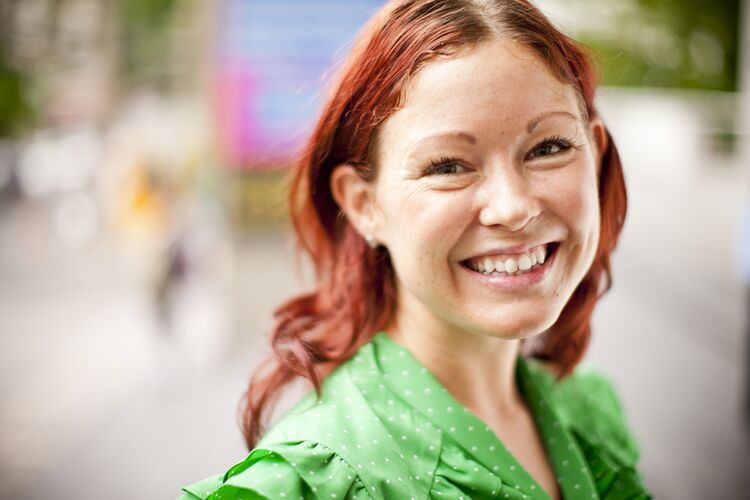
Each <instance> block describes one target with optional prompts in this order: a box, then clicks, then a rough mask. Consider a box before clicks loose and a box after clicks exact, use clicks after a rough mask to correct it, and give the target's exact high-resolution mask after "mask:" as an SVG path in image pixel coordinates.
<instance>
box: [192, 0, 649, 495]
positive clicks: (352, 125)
mask: <svg viewBox="0 0 750 500" xmlns="http://www.w3.org/2000/svg"><path fill="white" fill-rule="evenodd" d="M593 95H594V76H593V74H592V71H591V68H590V65H589V62H588V60H587V58H586V56H585V55H584V53H583V52H582V50H581V49H580V48H579V47H578V46H577V45H576V44H575V43H574V42H573V41H571V40H570V39H568V38H566V37H565V36H564V35H562V34H561V33H559V32H558V31H557V30H556V29H555V28H554V27H553V26H552V25H551V24H550V23H549V21H548V20H547V19H545V17H544V16H543V15H542V14H541V13H540V12H539V11H538V10H537V9H536V8H535V7H533V6H532V5H530V4H529V3H528V2H527V1H525V0H397V1H394V2H391V3H390V4H388V5H387V6H386V7H385V8H384V9H383V10H382V11H381V12H380V13H379V14H377V15H376V16H375V17H374V19H373V20H372V21H371V23H370V24H369V25H368V26H367V28H366V29H365V30H364V32H363V33H362V34H361V35H360V37H359V40H358V43H357V44H356V45H355V48H354V49H353V51H352V53H351V55H350V57H349V59H348V62H347V64H346V65H345V67H344V68H343V72H342V75H341V77H340V80H339V81H338V82H337V84H336V85H335V88H334V91H333V93H332V95H331V97H330V99H329V100H328V102H327V103H326V105H325V106H324V108H323V111H322V115H321V117H320V120H319V121H318V124H317V127H316V129H315V131H314V133H313V135H312V137H311V139H310V142H309V144H308V147H307V149H306V152H305V154H304V156H303V158H302V159H301V161H300V163H299V164H298V165H297V167H296V169H295V170H294V172H293V176H294V177H293V182H292V193H291V207H292V217H293V221H294V224H295V228H296V232H297V234H298V236H299V240H300V242H301V245H302V247H303V248H304V249H305V250H306V251H307V252H308V253H309V254H310V255H311V256H312V260H313V261H314V263H315V265H316V270H317V279H318V287H317V289H316V290H315V291H314V292H312V293H310V294H306V295H303V296H301V297H298V298H295V299H293V300H291V301H289V302H287V303H286V304H284V305H282V306H281V307H280V308H279V309H278V310H277V312H276V318H277V323H276V326H275V330H274V332H273V336H272V344H273V348H274V355H273V357H272V358H271V359H269V360H268V361H267V363H266V364H265V365H264V366H262V367H261V369H260V370H259V372H257V373H256V374H255V376H254V378H253V379H252V380H251V383H250V387H249V389H248V392H247V397H246V408H245V414H244V424H245V425H244V431H245V436H246V438H247V443H248V446H249V448H251V449H252V452H251V453H250V455H249V456H248V457H247V458H246V459H245V460H244V461H242V462H240V463H239V464H237V465H235V466H234V467H232V468H231V469H230V470H229V471H228V472H227V473H226V474H223V475H220V476H216V477H213V478H209V479H207V480H205V481H202V482H200V483H196V484H195V485H192V486H189V487H186V488H185V489H184V491H185V496H184V498H188V499H194V498H201V499H205V498H210V499H219V498H221V499H227V498H272V499H276V498H388V499H391V498H393V499H401V498H418V499H423V498H439V497H442V498H512V499H523V498H533V499H546V498H555V499H558V498H566V499H571V498H572V499H578V498H608V499H610V498H649V497H650V496H649V494H648V492H647V491H646V489H645V487H644V486H643V484H642V481H641V480H640V477H639V475H638V472H637V469H636V458H637V449H636V445H635V440H634V439H633V437H632V435H631V434H630V432H629V431H628V429H627V427H626V424H625V422H624V419H623V416H622V411H621V408H620V406H619V403H618V399H617V396H616V394H615V393H614V391H613V389H612V388H611V385H610V384H609V383H608V382H607V381H606V379H605V378H603V377H601V376H598V375H596V374H594V373H590V372H584V371H581V370H580V369H579V370H574V369H575V367H576V364H577V363H578V362H579V360H580V359H581V357H582V356H583V354H584V351H585V349H586V346H587V344H588V339H589V332H590V329H589V322H590V317H591V313H592V310H593V308H594V305H595V303H596V301H597V300H598V297H599V296H600V295H601V293H603V292H604V291H605V290H606V289H607V288H608V287H609V256H610V253H611V251H612V250H613V248H614V246H615V243H616V240H617V237H618V235H619V233H620V229H621V228H622V224H623V220H624V216H625V209H626V196H625V186H624V183H623V177H622V171H621V167H620V162H619V158H618V155H617V150H616V149H615V145H614V143H613V142H612V139H611V137H610V135H609V134H608V132H607V130H606V128H605V126H604V125H603V123H602V121H601V119H600V118H599V116H598V114H597V112H596V109H595V107H594V103H593ZM297 377H303V378H305V379H307V380H309V381H311V382H312V384H313V385H314V387H315V389H316V391H314V392H312V391H311V393H310V394H309V395H308V396H307V397H306V398H304V399H303V401H302V402H300V403H299V404H298V405H297V406H296V407H295V408H294V409H293V410H292V411H291V412H289V413H288V414H286V415H285V416H284V418H282V419H281V421H280V422H278V423H276V424H275V425H274V426H273V427H272V428H271V430H270V431H268V432H266V433H265V434H263V433H262V429H261V424H260V422H261V421H262V420H263V417H264V416H265V415H266V414H267V413H268V410H269V407H270V405H271V403H272V402H273V401H274V400H275V399H276V397H277V396H278V395H279V392H280V391H281V389H282V388H283V387H284V386H286V385H287V384H288V383H290V382H291V381H293V380H295V379H296V378H297ZM262 434H263V436H262V439H261V440H260V441H259V442H258V439H259V438H260V437H261V435H262Z"/></svg>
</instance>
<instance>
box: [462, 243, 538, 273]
mask: <svg viewBox="0 0 750 500" xmlns="http://www.w3.org/2000/svg"><path fill="white" fill-rule="evenodd" d="M546 260H547V245H541V246H540V247H538V248H537V249H535V250H534V251H531V252H529V253H526V254H523V255H520V256H519V257H509V258H507V259H505V261H503V260H502V259H492V258H490V257H484V258H481V259H478V260H471V261H468V262H467V264H468V266H469V267H470V268H472V269H473V270H475V271H477V272H480V273H483V274H498V273H506V274H514V273H516V271H518V272H519V273H522V272H526V271H528V270H529V269H531V268H532V267H534V266H536V265H542V264H544V262H545V261H546Z"/></svg>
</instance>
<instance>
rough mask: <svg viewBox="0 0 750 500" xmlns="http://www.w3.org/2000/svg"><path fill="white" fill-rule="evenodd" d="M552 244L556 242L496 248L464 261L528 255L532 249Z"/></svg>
mask: <svg viewBox="0 0 750 500" xmlns="http://www.w3.org/2000/svg"><path fill="white" fill-rule="evenodd" d="M550 243H554V241H551V240H550V241H545V242H542V243H539V242H536V243H522V244H520V245H512V246H496V247H492V248H489V249H487V250H483V251H481V252H479V253H477V254H475V255H473V256H471V257H468V258H466V259H464V260H471V259H479V258H482V257H489V256H490V255H515V254H522V253H526V252H527V251H529V250H531V249H532V248H535V247H539V246H543V245H549V244H550Z"/></svg>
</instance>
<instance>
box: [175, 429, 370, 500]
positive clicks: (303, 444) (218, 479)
mask: <svg viewBox="0 0 750 500" xmlns="http://www.w3.org/2000/svg"><path fill="white" fill-rule="evenodd" d="M183 491H184V494H183V496H182V497H180V500H218V499H219V498H221V499H223V500H226V499H277V498H290V499H291V498H293V499H298V498H309V497H320V498H349V499H358V498H368V495H367V492H366V490H365V486H364V485H363V483H362V481H361V480H360V478H359V476H358V475H357V474H356V473H355V471H354V470H352V468H351V467H350V466H349V465H348V464H347V463H346V462H345V461H344V460H343V459H342V458H341V457H340V456H338V455H337V454H336V453H335V452H333V451H332V450H330V449H328V448H327V447H325V446H324V445H321V444H320V443H314V442H310V441H300V442H287V443H274V444H270V445H265V446H262V447H258V448H256V449H254V450H253V451H252V453H250V455H248V457H247V458H245V459H244V460H243V461H241V462H240V463H238V464H236V465H235V466H233V467H232V468H230V469H229V471H227V472H226V473H225V474H223V475H218V476H213V477H210V478H208V479H205V480H203V481H200V482H198V483H195V484H192V485H190V486H186V487H184V488H183Z"/></svg>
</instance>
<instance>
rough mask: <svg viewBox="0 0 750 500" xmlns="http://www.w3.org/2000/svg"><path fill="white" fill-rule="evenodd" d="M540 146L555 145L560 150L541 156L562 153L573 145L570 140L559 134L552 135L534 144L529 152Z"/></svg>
mask: <svg viewBox="0 0 750 500" xmlns="http://www.w3.org/2000/svg"><path fill="white" fill-rule="evenodd" d="M542 146H557V147H558V148H560V151H557V152H555V153H550V154H549V155H543V156H542V157H544V156H552V155H555V154H559V153H564V152H565V151H567V150H569V149H570V148H572V147H573V143H572V142H571V141H570V140H568V139H566V138H565V137H562V136H560V135H552V136H550V137H547V138H545V139H543V140H542V142H540V143H539V144H537V145H536V146H534V147H533V148H532V149H531V152H530V153H529V154H531V153H533V152H534V151H536V150H537V149H539V148H540V147H542Z"/></svg>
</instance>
